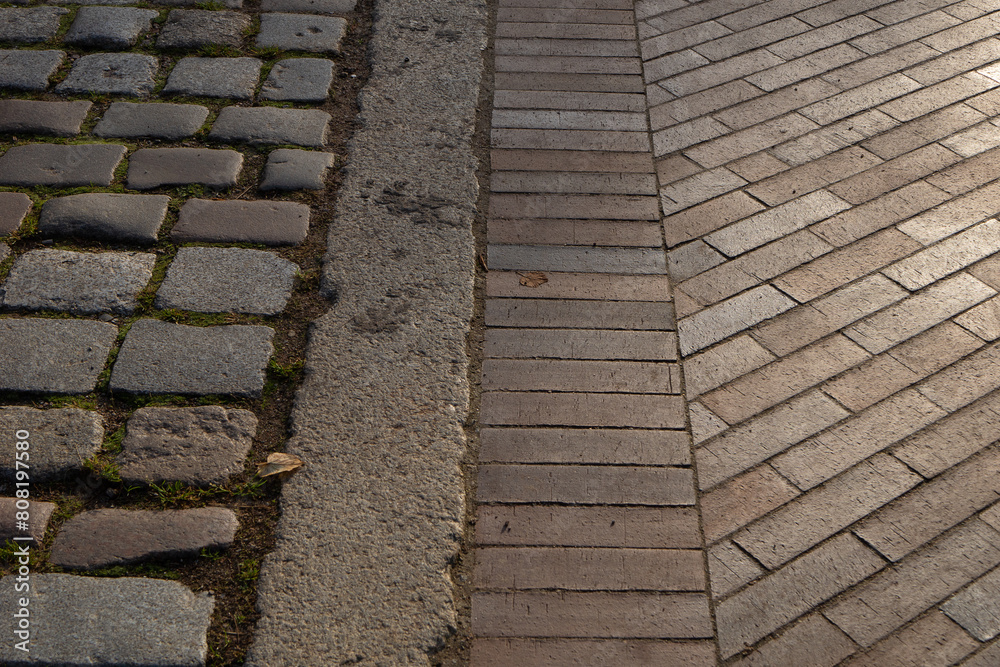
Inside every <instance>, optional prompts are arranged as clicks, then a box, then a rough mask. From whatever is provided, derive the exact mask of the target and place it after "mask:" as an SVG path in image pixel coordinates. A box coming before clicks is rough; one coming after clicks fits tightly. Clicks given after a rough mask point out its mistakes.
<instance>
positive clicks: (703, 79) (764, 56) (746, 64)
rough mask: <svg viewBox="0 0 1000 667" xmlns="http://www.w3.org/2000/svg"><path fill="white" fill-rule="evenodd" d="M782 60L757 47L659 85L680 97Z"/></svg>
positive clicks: (741, 76)
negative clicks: (754, 49)
mask: <svg viewBox="0 0 1000 667" xmlns="http://www.w3.org/2000/svg"><path fill="white" fill-rule="evenodd" d="M783 62H785V61H784V60H783V59H782V58H779V57H778V56H776V55H774V54H773V53H771V52H770V51H767V50H766V49H758V50H756V51H748V52H746V53H742V54H740V55H738V56H734V57H732V58H729V59H727V60H723V61H720V62H716V63H712V64H711V65H706V66H704V67H699V68H698V69H696V70H691V71H689V72H684V73H683V74H678V75H677V76H674V77H671V78H669V79H664V80H663V81H661V82H660V85H662V86H663V87H664V88H666V89H667V90H669V91H670V92H671V93H673V94H674V95H677V96H678V97H680V96H684V95H690V94H692V93H697V92H700V91H702V90H707V89H708V88H714V87H715V86H718V85H721V84H723V83H727V82H729V81H735V80H736V79H741V78H743V77H744V76H746V75H748V74H753V73H754V72H758V71H760V70H762V69H767V68H768V67H774V66H775V65H780V64H781V63H783Z"/></svg>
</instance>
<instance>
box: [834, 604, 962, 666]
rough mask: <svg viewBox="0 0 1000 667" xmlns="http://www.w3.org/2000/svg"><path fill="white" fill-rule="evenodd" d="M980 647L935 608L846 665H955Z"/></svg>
mask: <svg viewBox="0 0 1000 667" xmlns="http://www.w3.org/2000/svg"><path fill="white" fill-rule="evenodd" d="M978 647H979V643H978V642H977V641H976V640H975V639H973V638H972V637H970V636H969V635H968V634H966V633H965V632H964V631H963V630H962V628H960V627H959V626H958V625H957V624H956V623H954V622H953V621H951V620H949V619H948V618H947V617H946V616H945V615H944V614H942V613H941V612H939V611H932V612H931V613H930V614H929V615H927V616H925V617H923V618H921V619H920V620H918V621H917V622H916V623H914V624H913V625H911V626H909V627H907V628H905V629H903V630H901V631H899V632H898V633H896V634H894V635H890V636H889V637H886V638H885V639H883V640H882V641H880V642H879V643H877V644H875V646H873V647H872V650H870V651H868V652H867V653H865V654H864V655H863V656H859V657H858V658H855V659H854V660H851V661H849V662H848V663H846V667H905V666H907V665H929V664H935V665H953V664H955V663H956V662H957V661H958V660H961V659H962V658H964V657H965V656H966V655H968V654H969V653H972V652H973V651H974V650H976V649H977V648H978Z"/></svg>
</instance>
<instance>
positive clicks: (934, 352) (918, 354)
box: [886, 322, 983, 375]
mask: <svg viewBox="0 0 1000 667" xmlns="http://www.w3.org/2000/svg"><path fill="white" fill-rule="evenodd" d="M982 344H983V341H981V340H979V339H978V338H976V337H975V336H972V335H970V334H969V333H968V332H966V331H965V330H964V329H962V328H961V327H958V326H955V324H954V323H952V322H944V323H942V324H939V325H937V326H936V327H933V328H932V329H928V330H927V331H925V332H924V333H922V334H920V335H919V336H915V337H913V338H911V339H910V340H908V341H906V342H905V343H903V344H902V345H898V346H896V347H894V348H892V349H891V350H889V351H888V352H887V353H886V354H888V355H890V356H891V357H893V358H894V359H896V360H897V361H899V362H900V363H902V364H903V365H904V366H906V367H907V368H909V369H910V370H912V371H914V372H915V373H921V374H923V375H930V374H931V373H935V372H937V371H939V370H941V369H942V368H944V367H945V366H948V365H950V364H951V363H952V362H953V361H955V360H957V359H961V358H962V357H964V356H965V355H967V354H969V353H971V352H973V351H975V350H977V349H978V348H979V347H981V346H982Z"/></svg>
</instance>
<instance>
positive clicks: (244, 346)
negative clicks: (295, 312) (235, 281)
mask: <svg viewBox="0 0 1000 667" xmlns="http://www.w3.org/2000/svg"><path fill="white" fill-rule="evenodd" d="M0 335H2V332H0ZM273 337H274V329H272V328H270V327H265V326H244V325H233V326H218V327H191V326H185V325H182V324H170V323H167V322H161V321H160V320H149V319H143V320H139V321H138V322H136V323H135V324H133V325H132V328H131V329H130V330H129V332H128V335H127V336H126V337H125V342H124V343H123V344H122V348H121V352H119V354H118V359H117V361H116V362H115V365H114V368H112V371H111V390H112V391H124V392H127V393H130V394H193V395H206V394H226V395H235V396H247V397H250V398H257V397H260V395H261V394H262V393H263V391H264V375H265V371H266V370H267V364H268V361H269V360H270V358H271V354H272V352H273V351H274V348H273V347H272V345H271V339H272V338H273ZM0 340H2V337H0ZM2 368H3V366H2V365H0V369H2Z"/></svg>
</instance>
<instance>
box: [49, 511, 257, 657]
mask: <svg viewBox="0 0 1000 667" xmlns="http://www.w3.org/2000/svg"><path fill="white" fill-rule="evenodd" d="M238 526H239V522H238V521H237V520H236V515H235V514H234V513H233V511H232V510H231V509H228V508H225V507H200V508H197V509H189V510H165V511H155V510H154V511H151V510H119V509H101V510H92V511H90V512H84V513H82V514H78V515H76V516H75V517H73V518H72V519H70V520H69V521H67V522H66V523H65V524H63V526H62V528H60V530H59V534H58V535H56V539H55V541H54V542H53V543H52V555H51V557H50V558H49V560H50V561H51V562H52V563H53V564H54V565H58V566H60V567H65V568H67V569H71V570H94V569H97V568H101V567H112V566H115V565H128V564H130V563H137V562H142V561H146V560H151V559H157V558H184V557H189V558H190V557H195V556H197V555H198V554H199V553H201V550H202V549H226V548H228V547H229V546H230V545H232V543H233V537H234V536H235V534H236V529H237V527H238ZM161 664H162V663H161Z"/></svg>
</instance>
